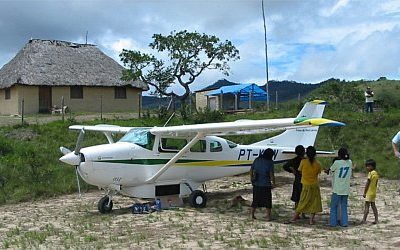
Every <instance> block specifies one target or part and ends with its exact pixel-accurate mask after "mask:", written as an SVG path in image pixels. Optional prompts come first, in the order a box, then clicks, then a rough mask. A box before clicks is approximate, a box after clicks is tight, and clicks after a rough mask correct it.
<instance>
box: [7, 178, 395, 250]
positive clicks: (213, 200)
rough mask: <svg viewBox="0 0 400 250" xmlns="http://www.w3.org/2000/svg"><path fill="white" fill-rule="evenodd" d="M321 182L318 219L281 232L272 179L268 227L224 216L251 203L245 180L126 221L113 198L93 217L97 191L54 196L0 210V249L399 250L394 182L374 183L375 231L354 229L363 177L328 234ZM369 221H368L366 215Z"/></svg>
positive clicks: (287, 206)
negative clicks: (235, 203) (342, 219)
mask: <svg viewBox="0 0 400 250" xmlns="http://www.w3.org/2000/svg"><path fill="white" fill-rule="evenodd" d="M327 178H328V177H325V176H323V177H322V179H323V180H322V182H321V192H322V199H323V209H324V211H323V212H322V213H321V214H320V215H318V216H317V218H316V219H317V224H316V225H313V226H310V225H308V223H307V222H308V221H307V220H301V221H299V222H298V223H295V224H289V225H286V224H284V222H285V221H287V220H288V219H289V218H290V217H291V215H292V213H293V210H292V207H293V203H292V202H291V201H290V193H291V182H292V177H291V176H290V175H288V174H286V173H279V174H277V184H278V187H277V188H276V189H274V190H273V203H274V206H273V215H274V220H273V221H271V222H267V221H265V220H263V219H261V218H262V217H263V213H261V212H259V213H257V214H256V216H257V217H258V218H260V219H259V220H255V221H253V220H250V216H249V207H247V206H239V207H233V208H231V200H232V198H233V197H235V196H237V195H241V196H242V197H243V198H245V199H246V200H251V185H250V183H249V182H248V177H247V176H237V177H229V178H223V179H220V180H215V181H211V182H209V183H208V191H209V192H210V193H209V194H208V198H209V202H208V206H207V208H205V209H193V208H191V207H189V206H187V205H185V207H183V208H176V209H170V210H163V211H162V212H159V213H158V212H155V213H152V214H141V215H134V214H132V213H131V211H130V209H129V206H131V205H132V203H133V202H134V201H133V200H132V199H129V198H125V197H116V198H115V200H114V210H113V212H112V213H111V214H106V215H102V214H100V213H99V212H98V211H97V201H98V200H99V199H100V198H101V197H102V196H103V194H102V193H101V192H100V191H95V192H90V193H85V194H83V197H82V198H81V199H79V198H77V195H76V194H72V195H66V196H61V197H57V198H53V199H47V200H42V201H35V202H26V203H19V204H15V205H5V206H1V207H0V239H1V245H0V248H8V247H10V248H50V249H54V248H102V249H103V248H107V249H110V248H133V249H135V248H185V249H186V248H262V247H265V248H267V247H268V248H291V249H292V248H308V247H311V248H317V247H323V248H356V249H359V248H384V249H388V248H393V249H396V248H397V249H398V247H399V244H400V236H399V233H398V231H399V228H400V222H399V220H400V199H399V196H398V193H397V192H396V190H397V184H398V183H397V181H389V180H380V182H379V193H378V197H377V207H378V211H379V214H380V223H379V224H377V225H371V224H364V225H360V224H359V221H360V220H361V218H362V212H363V205H364V200H363V198H362V196H361V194H362V191H363V188H364V182H365V176H364V175H357V176H356V178H354V179H353V183H352V193H351V195H350V197H349V213H350V214H349V219H350V226H349V227H347V228H330V227H329V226H328V225H327V224H328V217H329V209H328V204H329V200H330V193H331V188H330V182H329V180H328V179H327ZM369 221H370V222H372V221H373V215H372V213H371V214H370V215H369Z"/></svg>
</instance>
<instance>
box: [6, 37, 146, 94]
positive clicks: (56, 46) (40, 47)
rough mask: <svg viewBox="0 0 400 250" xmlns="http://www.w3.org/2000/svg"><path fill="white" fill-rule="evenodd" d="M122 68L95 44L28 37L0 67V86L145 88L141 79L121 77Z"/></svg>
mask: <svg viewBox="0 0 400 250" xmlns="http://www.w3.org/2000/svg"><path fill="white" fill-rule="evenodd" d="M122 70H123V67H122V66H121V65H120V64H118V63H117V62H116V61H114V60H113V59H112V58H110V57H108V56H107V55H105V54H104V53H103V52H102V51H100V50H99V49H98V48H97V47H96V46H95V45H92V44H77V43H72V42H65V41H57V40H41V39H31V40H30V41H29V42H28V43H27V44H26V45H25V46H24V48H22V49H21V50H20V51H19V52H18V54H17V55H16V56H15V57H14V58H13V59H12V60H11V61H10V62H9V63H7V64H6V65H4V66H3V67H2V68H1V69H0V89H4V88H9V87H11V86H13V85H14V84H20V85H42V86H76V85H80V86H103V87H107V86H126V85H131V86H132V87H135V88H139V89H142V90H147V89H148V86H147V85H146V84H145V83H143V82H141V81H132V82H124V81H122V80H121V76H122Z"/></svg>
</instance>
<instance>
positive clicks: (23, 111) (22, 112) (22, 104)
mask: <svg viewBox="0 0 400 250" xmlns="http://www.w3.org/2000/svg"><path fill="white" fill-rule="evenodd" d="M24 105H25V100H24V98H23V97H22V103H21V117H22V125H24V115H25V114H24V113H25V107H24Z"/></svg>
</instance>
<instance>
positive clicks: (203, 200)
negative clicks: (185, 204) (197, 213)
mask: <svg viewBox="0 0 400 250" xmlns="http://www.w3.org/2000/svg"><path fill="white" fill-rule="evenodd" d="M189 200H190V205H191V206H192V207H194V208H204V207H206V204H207V196H206V194H205V193H204V192H203V191H200V190H195V191H193V192H192V193H191V194H190V196H189Z"/></svg>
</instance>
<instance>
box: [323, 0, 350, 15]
mask: <svg viewBox="0 0 400 250" xmlns="http://www.w3.org/2000/svg"><path fill="white" fill-rule="evenodd" d="M348 3H349V0H339V1H337V3H336V4H335V5H333V6H332V7H330V8H329V7H328V8H323V9H321V11H320V15H321V16H324V17H330V16H332V15H334V14H335V13H336V12H337V11H338V10H340V9H341V8H344V7H346V6H347V4H348Z"/></svg>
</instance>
